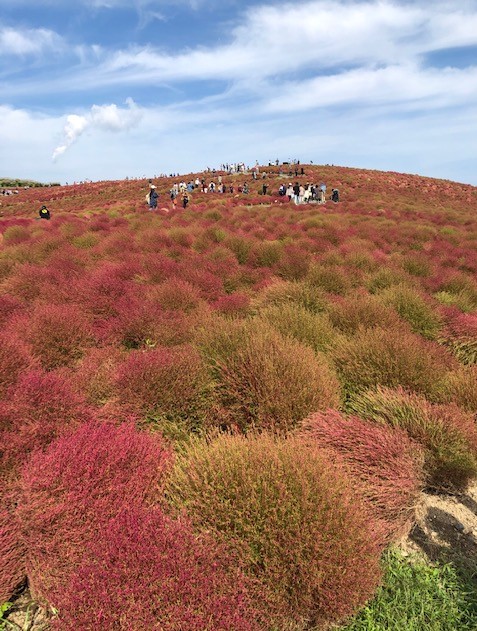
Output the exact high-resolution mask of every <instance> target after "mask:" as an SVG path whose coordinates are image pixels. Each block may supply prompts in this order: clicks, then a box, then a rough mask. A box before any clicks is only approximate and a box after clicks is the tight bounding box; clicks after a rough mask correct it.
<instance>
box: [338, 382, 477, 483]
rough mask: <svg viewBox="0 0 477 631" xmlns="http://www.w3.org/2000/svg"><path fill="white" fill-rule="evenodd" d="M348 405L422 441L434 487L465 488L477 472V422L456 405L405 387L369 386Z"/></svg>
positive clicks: (426, 466)
mask: <svg viewBox="0 0 477 631" xmlns="http://www.w3.org/2000/svg"><path fill="white" fill-rule="evenodd" d="M348 405H349V408H350V409H351V410H352V411H353V412H354V413H356V414H357V415H359V416H361V417H362V418H366V419H369V420H371V421H374V422H375V423H380V424H388V425H391V426H392V427H397V428H400V429H403V430H405V431H406V432H407V433H408V435H409V436H410V437H411V438H412V439H414V440H415V441H416V442H418V443H419V444H420V445H422V447H423V448H424V454H425V465H424V466H425V473H426V482H427V484H428V485H429V486H430V487H434V488H437V489H443V490H446V491H462V490H465V488H466V487H467V485H468V483H469V481H471V480H472V479H474V478H475V477H476V476H477V426H476V424H475V421H474V419H473V418H472V415H471V414H468V413H465V412H463V411H462V410H461V409H460V408H459V407H457V406H456V405H454V404H449V405H437V404H431V403H429V402H428V401H427V400H426V399H425V397H423V396H420V395H417V394H408V393H406V392H405V391H404V390H403V389H402V388H397V389H390V388H378V389H376V390H368V391H367V392H363V393H361V394H360V395H357V396H356V397H354V398H353V399H352V400H351V401H350V402H349V403H348Z"/></svg>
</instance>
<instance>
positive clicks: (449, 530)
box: [400, 483, 477, 580]
mask: <svg viewBox="0 0 477 631" xmlns="http://www.w3.org/2000/svg"><path fill="white" fill-rule="evenodd" d="M400 547H401V548H402V550H403V551H404V552H408V553H412V552H421V553H424V554H425V555H426V556H427V557H428V558H429V559H430V560H431V561H436V560H438V559H440V560H443V559H444V560H449V561H452V562H453V563H454V564H455V565H456V566H457V567H461V568H465V569H468V570H470V571H471V572H473V573H475V577H476V580H477V483H474V484H473V485H472V486H470V487H469V488H468V490H467V492H466V493H463V494H462V495H457V496H455V495H441V494H431V493H422V495H421V501H420V503H419V505H418V506H417V509H416V522H415V525H414V527H413V528H412V530H411V532H410V533H409V535H408V536H407V537H405V538H403V540H402V541H401V542H400Z"/></svg>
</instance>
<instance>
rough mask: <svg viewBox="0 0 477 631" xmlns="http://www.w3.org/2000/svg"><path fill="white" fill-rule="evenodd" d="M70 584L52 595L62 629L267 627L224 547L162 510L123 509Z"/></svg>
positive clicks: (239, 630) (231, 630) (244, 630)
mask: <svg viewBox="0 0 477 631" xmlns="http://www.w3.org/2000/svg"><path fill="white" fill-rule="evenodd" d="M68 579H69V580H68V582H64V583H62V584H61V585H59V588H58V591H57V592H55V594H52V602H54V604H55V606H56V607H57V608H58V610H59V617H58V619H57V620H56V621H55V623H54V624H53V628H57V629H61V631H67V630H68V629H70V630H71V631H73V630H74V631H76V630H77V629H81V630H82V631H88V630H91V631H96V630H97V629H101V630H102V631H119V630H121V629H124V630H127V631H129V630H132V629H158V630H159V629H161V631H216V630H218V629H221V630H223V631H254V630H256V631H258V630H259V629H263V628H264V627H263V626H262V625H259V624H258V614H257V613H256V611H255V609H254V607H253V605H252V603H251V595H250V593H249V590H248V589H247V580H246V579H245V578H244V577H243V576H242V575H241V573H240V570H239V569H238V568H237V567H236V563H235V561H234V559H233V558H232V557H231V555H230V554H229V553H227V552H226V550H225V549H224V546H218V545H217V544H216V543H214V541H212V539H211V538H210V537H206V536H201V537H197V536H195V535H194V533H193V532H192V529H191V527H190V525H189V524H188V522H187V521H184V520H180V521H173V520H171V519H170V518H168V517H167V516H166V515H164V514H163V512H162V511H161V510H159V509H154V510H150V509H149V510H146V509H144V508H139V507H138V508H132V509H128V510H124V511H123V512H121V513H120V514H119V515H118V516H117V517H116V518H114V519H112V520H111V521H110V522H109V523H108V524H107V527H106V528H105V529H104V531H102V533H101V536H100V537H98V538H97V540H96V541H93V542H92V545H91V550H90V552H89V553H88V555H87V560H86V561H85V562H83V563H81V564H80V565H79V566H78V568H76V569H75V570H73V572H72V574H71V575H70V576H69V577H68ZM248 582H249V581H248Z"/></svg>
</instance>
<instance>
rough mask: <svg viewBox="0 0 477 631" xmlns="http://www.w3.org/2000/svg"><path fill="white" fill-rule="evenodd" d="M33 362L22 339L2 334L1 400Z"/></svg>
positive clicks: (0, 346)
mask: <svg viewBox="0 0 477 631" xmlns="http://www.w3.org/2000/svg"><path fill="white" fill-rule="evenodd" d="M31 362H32V359H31V357H30V355H29V353H28V348H27V346H26V345H25V344H24V343H23V342H22V341H21V340H20V339H18V338H17V337H15V336H13V335H9V334H8V333H0V399H2V398H3V397H4V396H5V395H6V392H7V389H8V388H9V387H10V386H11V385H12V384H14V383H15V381H16V380H17V378H18V376H19V375H20V374H21V372H23V371H24V370H26V368H27V367H28V366H29V364H30V363H31Z"/></svg>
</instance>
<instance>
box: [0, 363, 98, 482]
mask: <svg viewBox="0 0 477 631" xmlns="http://www.w3.org/2000/svg"><path fill="white" fill-rule="evenodd" d="M91 415H92V412H91V410H90V408H89V407H88V406H87V404H86V402H85V400H84V399H83V397H82V396H81V395H79V394H77V393H76V392H74V390H73V389H72V387H71V385H70V383H69V381H68V379H66V377H64V376H62V375H60V374H58V373H55V372H49V373H46V372H43V371H41V370H30V371H28V372H26V373H24V374H23V375H22V376H21V377H20V378H19V379H18V382H17V383H16V385H15V386H14V387H12V388H11V389H10V390H9V398H8V400H6V401H3V402H1V403H0V445H1V451H2V452H3V456H2V458H1V459H0V472H3V473H4V474H5V473H7V472H10V473H15V471H16V470H17V469H18V468H19V467H21V465H22V464H23V462H24V460H25V459H26V458H27V456H28V454H29V453H30V452H31V451H33V450H36V449H44V448H45V447H47V446H48V445H49V444H50V443H51V442H52V441H53V440H55V439H56V438H58V436H60V435H61V434H63V433H65V432H67V431H70V430H71V429H72V428H73V427H74V426H75V425H79V424H80V423H83V422H85V421H86V420H89V419H90V418H91Z"/></svg>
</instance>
